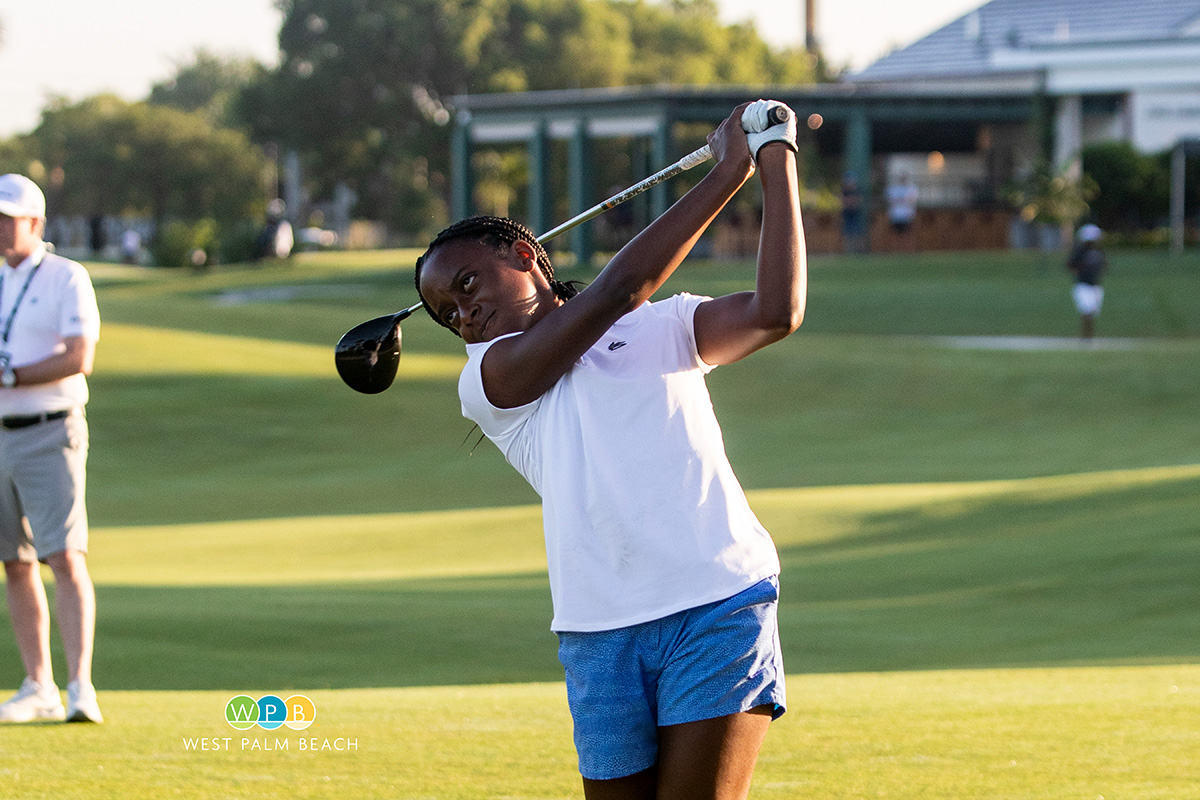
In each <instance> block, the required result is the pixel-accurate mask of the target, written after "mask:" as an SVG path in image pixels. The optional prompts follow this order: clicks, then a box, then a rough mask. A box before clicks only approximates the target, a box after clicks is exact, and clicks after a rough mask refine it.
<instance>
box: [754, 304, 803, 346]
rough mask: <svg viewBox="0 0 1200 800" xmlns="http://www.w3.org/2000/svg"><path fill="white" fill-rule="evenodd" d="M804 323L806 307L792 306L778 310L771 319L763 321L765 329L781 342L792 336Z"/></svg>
mask: <svg viewBox="0 0 1200 800" xmlns="http://www.w3.org/2000/svg"><path fill="white" fill-rule="evenodd" d="M803 322H804V305H803V304H800V305H791V306H787V307H783V308H779V309H777V310H776V311H774V312H773V313H772V314H771V317H770V318H769V319H766V320H763V329H764V330H766V331H769V332H770V333H771V335H772V336H773V337H774V338H775V339H776V340H779V339H783V338H785V337H787V336H791V335H792V334H793V333H795V332H796V331H797V330H799V328H800V325H801V324H803Z"/></svg>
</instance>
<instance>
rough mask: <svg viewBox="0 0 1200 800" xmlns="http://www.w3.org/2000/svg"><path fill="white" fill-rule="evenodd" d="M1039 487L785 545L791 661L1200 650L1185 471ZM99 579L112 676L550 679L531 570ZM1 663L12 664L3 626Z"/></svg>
mask: <svg viewBox="0 0 1200 800" xmlns="http://www.w3.org/2000/svg"><path fill="white" fill-rule="evenodd" d="M1053 486H1055V487H1057V488H1055V489H1053V490H1044V491H1034V490H1031V489H1029V488H1028V487H1026V488H1022V489H1016V490H1014V492H1013V493H1011V494H1001V495H991V496H972V497H967V498H960V499H955V500H947V501H941V502H929V503H924V504H922V505H921V506H919V508H917V509H916V510H912V511H895V512H890V513H885V514H863V515H862V516H860V517H858V518H857V525H856V526H855V527H854V528H853V529H852V530H850V531H849V532H847V533H845V534H844V535H842V536H840V537H839V538H837V539H834V540H829V541H822V542H819V543H811V544H798V545H792V546H784V547H781V557H782V560H783V562H784V571H783V587H782V598H783V605H782V607H781V611H780V620H781V627H782V639H783V642H784V650H785V660H786V663H787V666H788V670H789V672H791V673H804V672H854V671H895V670H919V669H951V668H983V667H1015V666H1067V665H1079V664H1133V663H1142V664H1150V663H1155V664H1165V663H1195V662H1200V581H1197V579H1196V578H1197V576H1198V575H1200V529H1198V524H1197V522H1196V521H1197V520H1198V519H1200V479H1197V478H1186V479H1177V480H1162V481H1160V482H1157V483H1152V484H1141V485H1121V486H1111V485H1109V486H1103V485H1092V484H1088V483H1087V482H1086V481H1085V482H1081V483H1079V484H1075V485H1065V484H1062V483H1055V484H1053ZM764 522H766V524H767V526H768V528H776V527H777V528H778V530H780V531H785V530H787V525H788V522H787V521H786V520H784V519H779V518H777V519H774V520H772V519H770V518H769V516H767V517H764ZM791 524H792V529H793V530H795V525H796V523H795V521H793V522H792V523H791ZM98 595H99V626H98V633H97V649H96V665H95V672H96V678H97V682H98V683H99V684H101V685H103V686H104V687H106V688H108V689H161V690H183V689H229V690H238V691H248V690H252V689H260V688H262V689H276V690H285V689H289V688H326V687H328V688H357V687H377V686H432V685H455V684H490V683H520V682H530V681H557V680H561V676H562V673H561V669H560V667H559V665H558V663H557V659H556V640H555V638H554V636H553V635H552V634H551V633H550V632H549V631H548V624H549V620H550V616H551V609H550V595H549V587H548V583H547V580H546V578H545V576H544V575H542V574H540V573H530V574H522V575H512V576H493V577H483V578H453V579H422V580H415V579H414V580H398V581H380V582H361V583H341V584H321V585H300V586H269V587H268V586H223V587H192V588H187V587H170V586H168V587H148V586H106V585H102V586H100V587H99V588H98ZM54 638H55V639H57V633H56V634H55V636H54ZM55 648H56V652H55V658H56V663H57V664H58V665H59V667H60V670H61V665H62V664H63V661H62V656H61V650H60V649H59V648H58V645H57V642H56V643H55ZM0 664H10V665H13V668H14V669H16V666H15V665H17V664H19V659H18V658H17V654H16V652H15V647H14V646H13V643H12V639H11V636H0Z"/></svg>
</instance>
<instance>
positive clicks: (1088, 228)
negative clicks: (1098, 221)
mask: <svg viewBox="0 0 1200 800" xmlns="http://www.w3.org/2000/svg"><path fill="white" fill-rule="evenodd" d="M1103 235H1104V231H1102V230H1100V226H1099V225H1092V224H1090V223H1089V224H1087V225H1084V226H1083V227H1082V228H1080V229H1079V241H1081V242H1098V241H1100V237H1101V236H1103Z"/></svg>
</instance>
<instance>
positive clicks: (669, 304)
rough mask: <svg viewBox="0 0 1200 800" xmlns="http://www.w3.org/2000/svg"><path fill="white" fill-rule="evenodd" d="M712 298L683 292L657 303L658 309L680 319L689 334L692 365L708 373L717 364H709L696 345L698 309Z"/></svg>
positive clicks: (688, 340)
mask: <svg viewBox="0 0 1200 800" xmlns="http://www.w3.org/2000/svg"><path fill="white" fill-rule="evenodd" d="M709 300H712V298H711V297H706V296H704V295H698V294H688V293H687V292H681V293H679V294H677V295H673V296H671V297H668V298H667V299H666V300H663V301H661V302H659V303H655V307H656V309H657V310H660V311H661V312H665V313H667V314H670V315H671V316H673V317H674V318H675V319H677V320H679V322H680V324H681V325H682V326H683V330H684V331H685V333H686V335H687V342H688V347H689V348H690V352H691V358H692V366H694V367H696V368H697V369H699V370H700V371H701V372H703V373H705V374H708V373H709V372H712V371H713V370H714V369H715V368H716V365H715V364H709V363H707V362H706V361H705V360H704V359H702V358H701V357H700V349H699V348H698V347H697V346H696V309H698V308H699V307H700V306H701V305H702V304H703V303H707V302H708V301H709Z"/></svg>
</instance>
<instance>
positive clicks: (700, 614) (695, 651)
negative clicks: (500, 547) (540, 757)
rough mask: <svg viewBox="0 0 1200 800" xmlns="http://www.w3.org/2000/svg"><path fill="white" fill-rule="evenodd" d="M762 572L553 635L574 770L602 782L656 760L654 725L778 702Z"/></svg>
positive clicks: (768, 596) (776, 712)
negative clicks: (720, 596)
mask: <svg viewBox="0 0 1200 800" xmlns="http://www.w3.org/2000/svg"><path fill="white" fill-rule="evenodd" d="M778 605H779V582H778V580H777V579H776V578H774V577H771V578H765V579H764V580H762V581H759V582H758V583H756V584H755V585H754V586H751V587H750V588H749V589H746V590H745V591H743V592H741V593H740V594H737V595H734V596H733V597H730V598H728V599H725V600H718V601H717V602H715V603H708V604H707V605H703V606H697V607H696V608H692V609H688V610H686V611H681V612H679V613H677V614H672V615H671V616H669V617H663V618H662V619H657V620H652V621H650V622H645V623H642V624H640V625H631V626H630V627H627V628H618V629H616V630H611V631H596V632H588V633H579V632H560V633H559V634H558V641H559V647H558V660H559V661H560V662H562V665H563V668H564V669H565V670H566V677H567V700H568V702H569V703H570V706H571V717H572V718H573V719H574V721H575V749H576V750H577V751H578V753H579V772H580V773H581V774H582V775H583V777H585V778H588V779H589V780H609V779H612V778H621V777H624V776H626V775H632V774H634V773H635V772H641V771H642V770H645V769H649V768H650V767H652V766H654V764H655V762H656V761H657V758H658V728H659V727H660V726H664V725H679V724H681V723H684V722H697V721H699V720H702V719H712V718H714V717H724V716H727V715H729V714H737V713H739V712H742V711H748V710H750V709H751V708H755V707H757V706H762V705H772V706H774V708H773V718H778V717H779V716H780V715H781V714H783V712H784V705H785V702H786V697H785V686H784V676H783V655H782V653H781V651H780V649H779V628H778V625H777V622H776V612H777V609H778Z"/></svg>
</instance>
